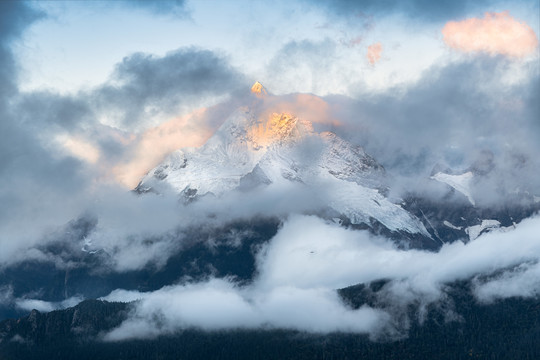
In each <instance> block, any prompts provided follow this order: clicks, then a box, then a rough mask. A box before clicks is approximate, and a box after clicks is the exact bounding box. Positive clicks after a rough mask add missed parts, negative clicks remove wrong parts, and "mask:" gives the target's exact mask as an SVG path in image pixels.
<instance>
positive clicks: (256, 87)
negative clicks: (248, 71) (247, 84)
mask: <svg viewBox="0 0 540 360" xmlns="http://www.w3.org/2000/svg"><path fill="white" fill-rule="evenodd" d="M251 92H252V93H254V94H255V95H256V96H257V97H263V96H265V95H268V92H267V91H266V89H265V88H264V86H263V85H262V84H261V83H260V82H258V81H257V82H255V84H253V86H252V87H251Z"/></svg>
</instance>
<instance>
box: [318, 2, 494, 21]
mask: <svg viewBox="0 0 540 360" xmlns="http://www.w3.org/2000/svg"><path fill="white" fill-rule="evenodd" d="M311 3H312V2H310V4H311ZM315 3H316V4H317V5H318V6H321V7H322V8H324V9H326V10H330V11H332V12H334V13H336V14H337V15H340V16H357V15H360V14H367V15H371V14H374V15H390V14H396V13H398V14H403V15H405V16H407V17H410V18H413V19H419V20H422V21H427V22H439V21H441V22H443V21H446V20H450V19H455V18H459V17H462V16H464V15H467V13H468V12H470V11H474V10H477V9H480V8H482V7H485V5H486V4H489V3H490V1H487V0H479V1H471V0H441V1H431V0H411V1H401V0H382V1H380V0H358V1H357V0H338V1H329V0H319V1H316V2H315Z"/></svg>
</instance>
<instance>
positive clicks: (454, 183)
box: [431, 171, 475, 206]
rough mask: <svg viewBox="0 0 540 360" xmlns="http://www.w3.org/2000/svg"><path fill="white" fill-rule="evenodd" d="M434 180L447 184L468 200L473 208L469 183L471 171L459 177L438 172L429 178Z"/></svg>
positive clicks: (471, 177) (472, 176) (473, 202)
mask: <svg viewBox="0 0 540 360" xmlns="http://www.w3.org/2000/svg"><path fill="white" fill-rule="evenodd" d="M431 178H432V179H434V180H437V181H440V182H442V183H445V184H448V185H449V186H451V187H452V188H454V189H456V190H457V191H459V192H460V193H462V194H463V195H465V196H466V197H467V199H469V202H470V203H471V204H472V205H473V206H474V205H475V201H474V199H473V197H472V196H471V182H472V180H473V178H474V175H473V173H472V172H471V171H468V172H466V173H464V174H461V175H450V174H445V173H443V172H438V173H436V174H435V175H433V176H432V177H431Z"/></svg>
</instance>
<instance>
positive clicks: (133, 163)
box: [113, 109, 212, 188]
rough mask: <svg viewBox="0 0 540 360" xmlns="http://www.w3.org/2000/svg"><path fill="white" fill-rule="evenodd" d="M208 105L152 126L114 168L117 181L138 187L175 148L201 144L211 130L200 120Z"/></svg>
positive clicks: (136, 140)
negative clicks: (149, 171)
mask: <svg viewBox="0 0 540 360" xmlns="http://www.w3.org/2000/svg"><path fill="white" fill-rule="evenodd" d="M205 111H206V109H200V110H197V111H195V112H193V113H191V114H189V115H187V116H183V117H180V118H176V119H173V120H170V121H167V122H165V123H163V124H161V125H159V126H157V127H154V128H151V129H149V130H147V131H145V132H144V133H142V134H141V135H139V136H138V137H137V138H136V139H134V144H133V146H134V151H133V153H132V154H131V156H130V158H129V159H128V160H127V161H126V162H124V163H121V164H118V165H116V166H115V167H114V168H113V173H114V176H115V178H116V179H117V181H119V182H120V183H122V184H124V185H125V186H127V187H129V188H133V187H135V186H136V185H137V184H138V182H139V181H140V179H141V178H142V177H143V176H144V175H145V174H146V173H147V172H148V170H150V169H152V168H153V167H155V166H157V165H158V164H159V163H160V162H161V161H163V159H164V158H165V157H166V156H167V155H168V154H170V153H171V152H173V151H174V150H177V149H180V148H183V147H192V146H200V145H202V144H204V142H205V141H206V140H207V139H208V138H209V137H210V135H211V134H212V132H211V129H209V128H208V127H206V126H204V125H200V123H201V121H199V120H200V119H201V118H202V117H203V116H204V114H205Z"/></svg>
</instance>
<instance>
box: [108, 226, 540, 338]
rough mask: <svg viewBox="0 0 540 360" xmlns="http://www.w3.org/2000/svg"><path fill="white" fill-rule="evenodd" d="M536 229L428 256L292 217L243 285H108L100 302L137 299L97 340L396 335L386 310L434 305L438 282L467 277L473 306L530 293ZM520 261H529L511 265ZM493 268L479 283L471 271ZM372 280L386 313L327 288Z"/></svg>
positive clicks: (439, 296)
mask: <svg viewBox="0 0 540 360" xmlns="http://www.w3.org/2000/svg"><path fill="white" fill-rule="evenodd" d="M538 226H540V218H539V217H535V218H531V219H528V220H525V221H523V222H522V223H521V224H519V225H517V226H516V228H515V229H511V230H506V231H497V232H493V233H489V234H485V235H482V236H480V237H479V238H478V239H476V240H475V241H473V242H470V243H468V244H464V243H462V242H456V243H453V244H447V245H445V246H444V247H443V248H442V249H441V250H440V251H439V252H438V253H432V252H426V251H420V250H408V251H407V250H399V249H397V248H396V247H395V245H394V244H393V243H392V242H390V241H389V240H386V239H384V238H378V237H373V236H371V235H369V233H367V232H365V231H353V230H347V229H344V228H342V227H340V226H338V225H336V224H331V223H327V222H325V221H323V220H321V219H320V218H317V217H311V216H292V217H291V218H290V219H289V220H288V221H287V222H286V223H285V224H284V225H283V228H282V229H281V230H280V231H279V233H278V234H277V235H276V236H275V237H274V238H273V239H272V240H271V241H270V242H269V243H268V244H267V245H266V246H265V247H264V248H263V249H261V251H260V252H259V253H258V261H257V264H258V265H257V266H258V272H259V276H258V277H257V278H256V279H255V281H254V282H253V283H252V284H250V285H248V286H243V287H242V286H239V285H237V284H235V282H234V280H233V279H210V280H208V281H205V282H201V283H194V284H189V283H187V284H179V285H171V286H167V287H164V288H162V289H160V290H157V291H155V292H148V293H141V292H137V291H125V290H115V291H113V292H112V293H111V294H109V295H108V296H106V297H105V298H104V299H106V300H111V301H133V300H138V302H136V303H135V308H134V310H133V311H132V313H131V314H130V317H129V319H128V320H126V321H125V322H124V323H123V324H122V325H121V326H120V327H118V328H117V329H114V330H113V331H112V332H110V333H108V334H107V335H106V336H105V340H109V341H118V340H125V339H129V338H149V337H155V336H158V335H161V334H170V333H174V332H176V331H180V330H182V329H185V328H191V327H196V328H201V329H204V330H215V329H234V328H261V327H262V328H269V329H271V328H287V329H295V330H300V331H306V332H311V333H329V332H338V331H345V332H357V333H367V334H371V336H372V337H378V336H396V335H398V334H402V333H403V332H404V331H405V332H406V330H407V329H406V328H405V329H403V328H402V326H405V327H406V326H407V325H406V324H408V322H405V323H400V322H398V321H396V316H397V317H400V316H407V314H406V313H403V312H404V311H405V310H404V309H406V308H407V306H408V305H411V304H421V306H424V307H425V306H427V305H429V304H433V303H437V302H439V301H443V300H444V298H445V296H444V292H445V286H446V284H449V283H452V282H454V281H458V280H467V279H470V278H474V277H476V278H477V280H475V283H476V290H475V294H476V296H477V298H478V299H479V300H480V301H483V302H489V301H492V300H494V299H497V298H501V297H515V296H521V297H531V296H536V295H537V291H536V290H535V288H536V287H535V286H536V285H537V283H538V280H537V272H538V265H537V264H538V262H539V261H540V237H539V236H538V233H537V229H538ZM516 244H519V246H516ZM523 263H531V264H535V265H521V266H520V264H523ZM516 266H517V268H516ZM514 269H515V270H514ZM496 273H499V275H496V276H494V277H491V278H488V280H485V279H484V280H482V277H480V275H485V274H487V275H490V274H496ZM380 279H387V280H390V282H389V283H388V284H387V285H386V287H385V289H384V291H382V292H381V295H380V297H381V299H380V300H381V301H383V302H386V303H388V304H391V308H390V309H393V310H391V311H390V310H388V308H386V309H377V308H370V307H368V306H363V307H361V308H360V309H358V310H352V309H351V308H349V307H348V306H347V305H346V304H345V303H344V302H343V301H342V300H341V299H340V298H339V297H338V295H337V293H336V292H335V291H334V290H335V289H336V288H341V287H346V286H350V285H355V284H358V283H370V282H372V281H375V280H380ZM417 306H418V305H417ZM396 309H397V310H396ZM400 309H401V310H400ZM395 311H398V313H395ZM400 312H401V313H400ZM457 312H458V314H459V309H458V310H457ZM404 324H405V325H404Z"/></svg>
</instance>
